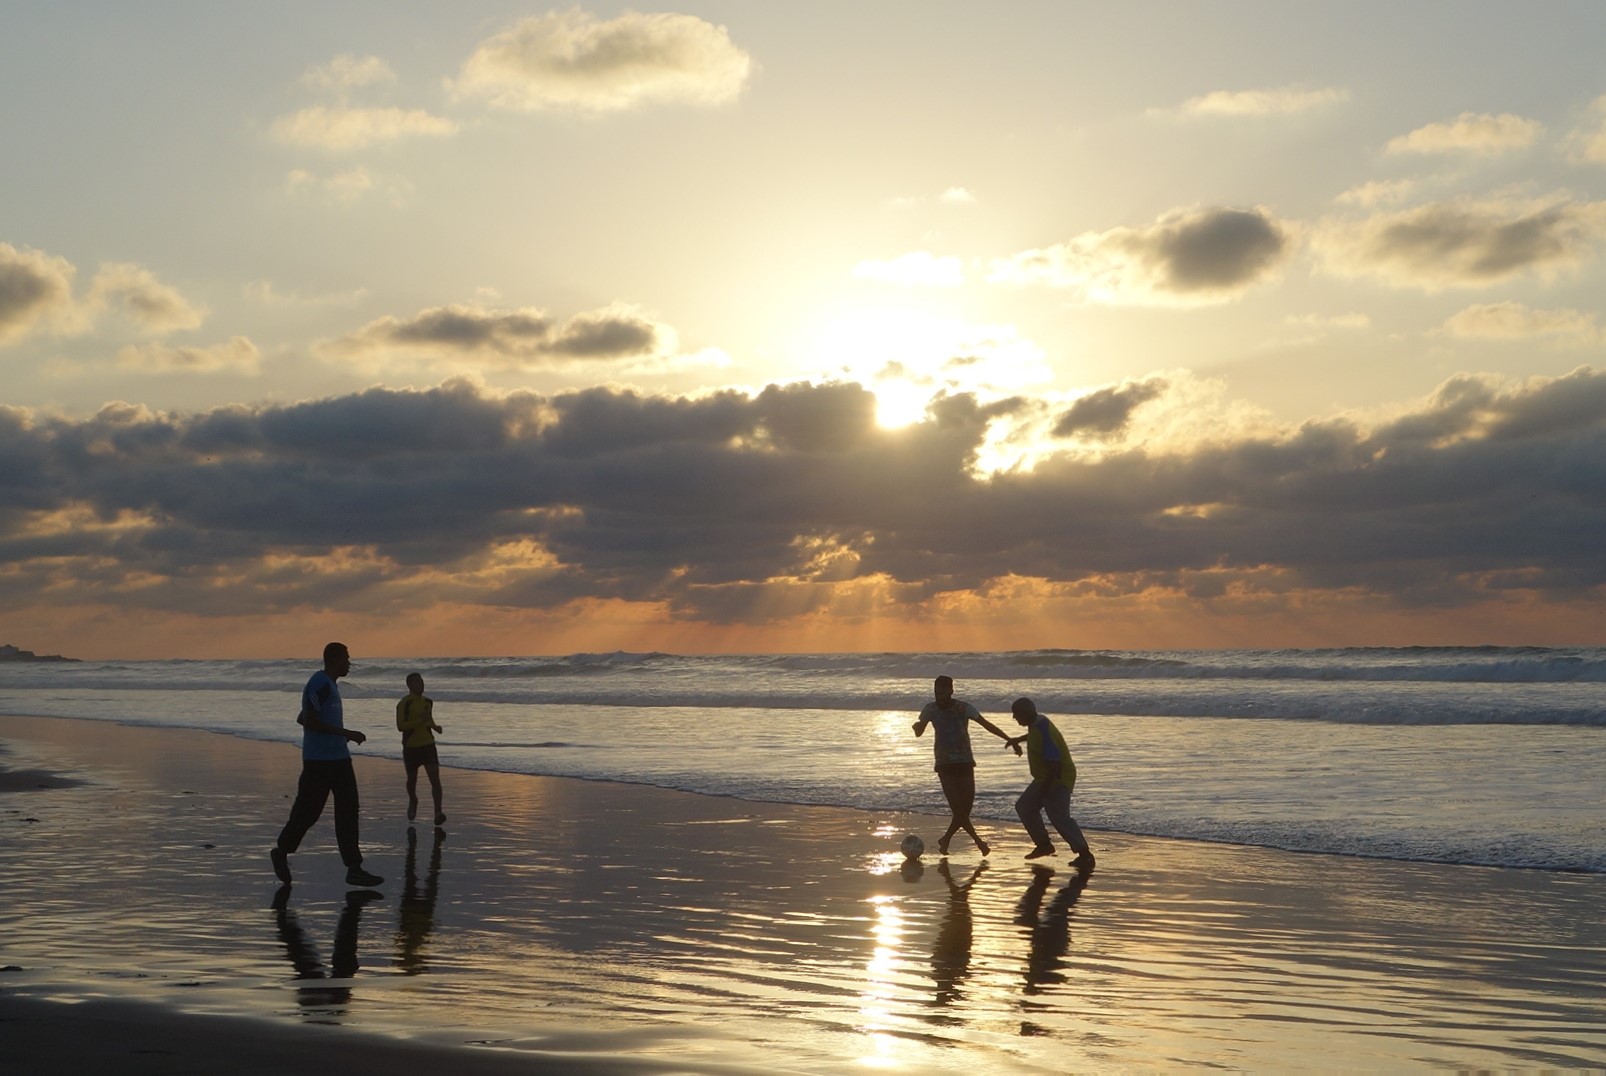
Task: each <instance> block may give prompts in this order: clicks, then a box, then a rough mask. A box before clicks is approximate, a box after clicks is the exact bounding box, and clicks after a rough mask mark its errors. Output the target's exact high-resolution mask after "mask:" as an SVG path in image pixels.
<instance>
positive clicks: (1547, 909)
mask: <svg viewBox="0 0 1606 1076" xmlns="http://www.w3.org/2000/svg"><path fill="white" fill-rule="evenodd" d="M0 748H3V749H4V753H3V754H0V765H3V766H4V767H5V769H6V771H7V773H8V774H9V775H10V776H9V777H8V778H6V779H4V780H0V835H3V837H0V877H3V878H4V879H5V881H4V900H3V901H0V965H4V966H5V968H6V970H5V971H3V972H0V1036H3V1039H4V1042H5V1043H6V1059H7V1070H8V1071H9V1072H16V1073H18V1074H19V1076H20V1074H24V1073H35V1072H39V1073H43V1072H47V1071H48V1072H57V1071H63V1070H64V1069H65V1070H67V1071H115V1072H119V1073H128V1074H139V1073H156V1072H164V1073H165V1072H204V1071H230V1072H239V1073H272V1072H284V1071H290V1070H297V1069H302V1068H310V1067H316V1066H322V1065H328V1066H330V1067H334V1066H335V1065H338V1067H339V1069H340V1070H341V1071H344V1072H348V1073H358V1074H361V1073H367V1072H379V1071H381V1070H383V1071H385V1072H395V1071H397V1070H398V1069H400V1068H402V1067H403V1066H404V1065H425V1066H429V1067H431V1068H434V1069H436V1070H438V1071H453V1072H464V1073H477V1072H487V1073H490V1072H503V1071H515V1070H516V1071H525V1072H540V1071H593V1072H614V1071H618V1072H758V1071H764V1072H769V1073H776V1072H808V1073H848V1072H862V1071H863V1070H864V1069H866V1068H867V1067H868V1068H870V1069H882V1070H890V1071H896V1072H905V1071H906V1072H931V1071H949V1072H981V1071H985V1072H1007V1071H1016V1072H1064V1071H1077V1070H1088V1069H1106V1068H1117V1069H1124V1070H1130V1069H1170V1068H1175V1067H1178V1066H1182V1065H1208V1066H1216V1067H1225V1068H1231V1069H1254V1070H1265V1069H1310V1068H1320V1069H1333V1068H1340V1069H1368V1070H1378V1069H1384V1070H1400V1069H1415V1068H1426V1067H1441V1066H1442V1067H1463V1068H1534V1067H1559V1068H1588V1067H1600V1066H1602V1065H1606V991H1603V990H1602V989H1601V986H1600V984H1601V983H1602V982H1606V926H1603V919H1606V917H1603V916H1602V915H1601V913H1600V909H1601V908H1602V907H1606V877H1602V876H1598V875H1568V874H1554V873H1543V872H1534V871H1512V870H1496V869H1489V868H1477V867H1452V866H1440V865H1431V864H1412V863H1395V862H1388V861H1381V860H1365V859H1352V858H1340V857H1332V856H1319V855H1294V854H1288V853H1282V852H1275V851H1269V850H1263V849H1252V848H1240V847H1235V846H1230V845H1209V844H1199V843H1195V842H1186V841H1170V840H1157V839H1149V838H1139V837H1129V836H1122V835H1117V834H1106V833H1091V834H1090V837H1091V838H1092V839H1093V842H1094V846H1095V848H1096V849H1097V851H1098V853H1099V865H1098V869H1097V870H1096V871H1095V872H1093V873H1092V874H1091V875H1090V876H1087V875H1079V874H1078V873H1077V872H1075V871H1074V870H1072V869H1070V868H1069V867H1068V866H1067V864H1066V863H1065V860H1064V858H1063V854H1062V856H1061V857H1060V858H1059V859H1057V860H1053V861H1050V864H1049V866H1048V868H1047V869H1034V868H1033V867H1032V866H1031V865H1029V864H1026V863H1024V862H1023V861H1022V860H1021V859H1020V856H1021V855H1022V854H1023V853H1024V852H1025V851H1026V850H1027V847H1028V845H1027V841H1026V840H1025V838H1024V834H1022V833H1021V832H1019V831H1018V830H1016V829H1012V828H1003V827H987V828H984V830H983V834H984V836H986V837H987V838H988V839H989V840H991V841H993V842H994V851H993V854H992V856H991V862H988V863H985V864H984V863H983V860H982V859H981V858H980V857H979V856H977V855H976V854H975V853H974V852H973V851H971V850H970V849H968V848H965V847H963V846H962V842H963V838H960V839H958V840H956V842H955V850H956V855H955V856H954V857H953V858H952V859H951V860H949V861H948V862H947V864H946V865H944V864H943V862H942V861H941V860H939V859H937V858H936V857H935V856H934V855H933V854H931V853H929V852H928V854H927V856H926V857H925V859H924V860H923V861H922V863H920V864H917V865H914V866H912V867H909V868H904V867H903V866H902V865H901V857H900V856H899V855H898V853H897V851H896V847H897V843H898V840H899V839H900V838H901V837H902V835H903V833H904V832H906V831H909V830H913V831H915V832H919V833H923V834H925V835H926V836H927V838H928V842H929V840H930V838H931V836H932V835H933V834H934V833H936V832H939V831H940V829H941V823H940V821H939V820H938V819H936V818H935V817H932V816H925V815H909V814H897V813H886V814H874V813H868V812H862V811H849V810H841V809H834V808H808V807H792V806H781V805H772V804H757V803H749V802H745V801H740V800H734V799H724V798H717V797H708V796H698V795H691V794H685V793H677V792H670V791H665V790H661V789H653V788H645V787H639V786H630V785H622V784H613V783H608V782H598V781H579V780H572V779H561V778H534V777H521V776H514V775H507V774H493V773H478V772H473V771H465V770H454V769H450V768H448V769H446V770H445V771H444V779H445V782H446V796H447V802H446V811H447V814H448V815H449V821H448V823H447V826H446V827H445V828H444V829H443V830H436V829H434V828H432V827H430V826H428V825H409V824H408V823H407V821H406V819H405V816H404V809H405V794H404V791H403V788H402V773H401V767H400V764H399V763H396V762H394V761H391V760H385V759H374V758H363V757H360V758H359V759H358V762H357V771H358V779H359V782H360V784H361V787H362V794H363V804H364V806H363V844H364V849H365V852H366V853H367V863H366V866H367V867H368V868H369V869H371V870H373V871H376V872H377V873H379V874H381V875H384V876H385V879H386V881H385V884H384V885H383V886H381V887H380V891H381V893H382V896H381V897H379V898H378V899H372V900H365V899H358V898H353V897H350V896H349V895H348V890H347V887H346V886H345V885H344V881H343V875H344V872H343V869H342V868H341V866H340V863H339V859H338V856H337V855H336V853H335V849H334V839H333V832H332V826H331V821H330V819H329V818H328V817H327V816H326V817H325V819H324V820H322V821H320V822H319V824H318V825H317V826H316V827H315V828H314V829H313V831H312V833H311V834H309V836H308V839H307V841H306V843H305V844H304V845H303V848H302V851H301V853H300V854H298V855H296V856H295V857H293V859H292V866H293V869H294V870H295V873H296V882H295V884H294V885H293V886H291V887H289V888H288V889H282V888H281V887H280V886H279V885H278V883H277V882H276V881H275V879H274V878H273V875H272V873H271V870H270V868H269V864H268V860H267V849H268V848H269V847H270V846H271V844H272V843H273V839H274V837H275V835H276V834H277V832H278V829H279V826H280V825H281V824H282V823H283V821H284V817H285V815H286V813H287V812H288V810H289V805H290V798H291V796H292V795H293V792H294V787H295V779H296V774H297V772H298V770H299V758H298V754H297V752H296V750H295V749H294V748H293V747H289V746H286V745H283V744H268V743H258V742H254V741H245V740H239V739H234V738H231V737H226V736H221V735H217V734H212V733H201V732H184V731H175V730H171V729H161V730H155V729H140V728H125V727H120V726H116V725H112V724H109V723H101V722H83V721H65V720H56V719H45V718H13V717H0ZM443 754H444V755H445V756H446V757H447V761H450V757H449V756H450V746H449V744H448V745H443ZM421 791H422V790H421ZM426 807H427V794H426Z"/></svg>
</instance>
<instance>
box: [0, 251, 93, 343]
mask: <svg viewBox="0 0 1606 1076" xmlns="http://www.w3.org/2000/svg"><path fill="white" fill-rule="evenodd" d="M74 273H75V270H74V269H73V266H72V263H70V262H68V261H67V260H66V259H65V258H58V257H53V256H52V255H49V254H45V253H44V252H42V251H38V250H28V249H26V248H24V249H20V250H19V249H18V248H16V247H14V246H12V245H11V244H10V243H0V345H4V344H7V343H10V342H12V341H14V340H20V339H22V337H23V336H25V335H27V334H28V333H29V332H31V331H32V330H34V329H35V328H37V327H39V326H40V325H50V324H52V323H60V322H61V321H63V320H67V319H70V318H71V315H72V311H73V298H72V282H73V276H74Z"/></svg>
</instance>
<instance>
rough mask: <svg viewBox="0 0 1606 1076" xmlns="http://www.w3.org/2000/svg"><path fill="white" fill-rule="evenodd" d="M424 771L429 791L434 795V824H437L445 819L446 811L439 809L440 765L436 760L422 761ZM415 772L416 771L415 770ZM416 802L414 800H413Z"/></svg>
mask: <svg viewBox="0 0 1606 1076" xmlns="http://www.w3.org/2000/svg"><path fill="white" fill-rule="evenodd" d="M424 772H425V773H427V774H429V791H430V793H431V795H433V796H434V797H435V824H436V825H437V826H438V825H440V824H441V823H442V822H445V821H446V812H445V811H443V810H441V767H440V763H438V762H426V763H424ZM415 773H416V771H415ZM415 802H416V801H415Z"/></svg>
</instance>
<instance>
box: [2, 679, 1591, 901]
mask: <svg viewBox="0 0 1606 1076" xmlns="http://www.w3.org/2000/svg"><path fill="white" fill-rule="evenodd" d="M317 664H318V663H317V662H316V660H305V659H297V660H252V661H139V662H114V661H85V662H74V663H5V664H0V714H17V715H36V716H47V717H72V718H83V719H89V720H97V721H116V722H122V723H125V724H130V725H153V726H166V727H183V728H195V729H206V730H211V731H215V732H220V733H225V734H228V735H232V736H240V737H245V738H249V739H256V740H268V741H282V742H286V743H290V742H295V741H298V740H299V734H300V729H299V728H298V726H297V725H296V724H295V720H294V719H295V714H296V710H297V706H298V701H299V692H300V689H301V686H302V684H304V683H305V681H306V678H307V676H308V675H310V674H311V673H312V672H313V671H314V670H315V669H316V668H317ZM414 671H417V672H420V673H422V674H423V675H424V677H425V679H426V681H427V685H428V693H429V695H430V696H431V697H433V698H434V699H435V704H436V710H435V713H436V720H437V721H438V722H439V723H440V724H441V725H442V726H443V728H444V730H445V731H444V732H443V733H442V734H441V736H440V737H439V741H440V750H441V758H442V761H443V763H445V764H447V765H449V766H462V767H470V768H475V769H484V770H498V771H505V772H509V773H522V774H545V775H553V776H564V777H578V778H586V779H592V780H607V781H626V782H635V783H641V784H648V785H657V786H661V787H665V788H673V789H681V790H684V791H690V792H699V793H705V794H708V795H715V796H728V797H734V798H737V799H741V800H747V801H752V802H754V803H758V804H762V803H766V802H783V803H803V804H821V805H833V806H841V807H850V808H862V809H866V810H875V811H887V810H895V811H915V812H928V813H934V814H946V810H945V807H944V804H943V800H942V796H941V793H940V791H939V789H938V786H937V781H936V777H935V775H934V774H933V773H932V772H931V740H930V736H929V734H928V736H927V737H925V738H922V739H916V738H915V736H914V735H913V732H912V730H911V728H910V726H911V724H912V723H913V721H914V718H915V716H916V714H917V712H918V711H919V709H920V707H921V706H922V705H924V704H925V703H926V702H927V701H929V700H930V698H931V680H932V678H933V677H934V676H936V675H938V674H940V673H946V674H948V675H950V676H952V677H954V679H955V681H956V694H957V696H958V697H959V698H961V699H965V700H967V701H969V702H971V703H972V704H973V705H975V706H976V707H977V709H979V710H980V711H981V712H982V713H983V714H984V715H986V716H987V717H988V718H989V720H991V721H993V723H994V724H996V725H998V726H999V727H1000V728H1003V729H1005V730H1006V731H1008V732H1010V733H1011V734H1014V733H1015V732H1016V731H1018V729H1017V727H1016V726H1015V725H1014V723H1013V721H1012V719H1011V718H1010V716H1009V704H1010V702H1011V701H1012V700H1013V699H1015V698H1016V697H1018V696H1021V695H1026V696H1030V697H1031V698H1032V699H1034V700H1035V701H1036V703H1037V705H1038V708H1039V710H1041V711H1042V712H1044V713H1046V714H1048V715H1050V716H1051V717H1052V718H1053V719H1054V721H1055V722H1056V723H1057V724H1058V725H1059V727H1060V729H1061V730H1062V731H1063V732H1064V734H1065V738H1066V740H1067V742H1068V743H1069V745H1070V747H1071V751H1072V753H1073V755H1074V757H1075V759H1076V764H1077V769H1078V774H1079V777H1078V781H1077V786H1076V795H1075V797H1074V799H1073V801H1072V809H1073V813H1074V814H1075V815H1076V817H1077V818H1078V820H1079V821H1080V822H1081V823H1082V825H1083V826H1084V827H1085V828H1087V829H1089V830H1092V831H1094V833H1093V837H1094V846H1095V849H1096V848H1097V831H1099V830H1113V831H1119V832H1123V833H1132V834H1143V835H1149V836H1158V837H1175V838H1187V839H1194V840H1205V841H1219V842H1229V843H1236V844H1244V845H1258V846H1264V847H1271V848H1281V849H1288V850H1293V851H1302V852H1324V853H1332V854H1338V855H1347V856H1357V857H1384V858H1390V859H1404V860H1422V861H1432V862H1443V863H1464V864H1483V865H1491V866H1501V867H1520V868H1533V869H1542V870H1563V871H1585V872H1593V873H1602V872H1606V797H1603V796H1602V795H1601V789H1602V788H1606V648H1599V647H1580V648H1544V647H1516V648H1509V647H1471V648H1468V647H1411V648H1363V649H1331V650H1210V651H1119V652H1114V651H1080V650H1032V651H1013V652H996V653H903V654H813V655H808V654H804V655H790V654H788V655H780V654H771V655H762V654H760V655H726V656H683V655H675V654H660V653H649V654H632V653H611V654H572V655H568V656H564V657H551V658H529V657H522V658H442V659H418V660H412V659H408V660H397V659H388V658H370V657H367V656H365V655H363V654H361V653H360V652H358V653H357V654H356V655H355V661H354V666H353V670H352V673H351V676H350V677H349V678H348V679H347V680H344V681H342V687H341V690H342V694H343V696H344V698H345V700H346V713H347V725H348V726H349V727H352V728H358V729H362V730H363V731H365V732H366V733H368V735H369V736H370V739H369V741H368V743H367V744H366V745H364V746H363V747H361V748H358V750H359V751H362V752H365V753H369V754H379V755H385V756H390V757H395V758H400V756H401V746H400V740H399V737H398V735H397V733H396V732H395V729H394V712H395V702H396V700H397V699H398V698H400V697H401V695H402V694H404V693H405V690H406V689H405V687H404V686H403V683H402V681H403V678H404V677H405V675H406V674H407V673H409V672H414ZM972 742H973V744H974V745H975V748H976V754H977V758H978V766H977V775H976V783H977V789H978V796H977V806H976V816H977V818H978V819H982V820H989V821H992V822H995V823H998V824H1000V825H1002V826H1004V827H1006V828H1007V829H1009V830H1014V829H1015V828H1016V827H1017V826H1018V823H1017V822H1016V820H1015V817H1014V810H1013V803H1014V799H1015V796H1016V795H1018V794H1019V791H1020V789H1021V788H1022V787H1024V786H1025V784H1026V782H1027V780H1028V777H1027V773H1026V766H1025V762H1024V761H1023V760H1021V759H1017V758H1016V757H1015V756H1014V754H1013V753H1011V752H1008V751H1006V750H1005V749H1004V747H1003V745H1002V744H999V743H998V742H997V741H994V740H993V739H992V738H991V737H990V736H989V735H988V734H987V733H986V732H985V731H983V730H980V729H974V734H973V736H972ZM288 779H289V777H288V776H287V780H288ZM447 794H448V797H449V796H450V788H449V786H448V790H447ZM1015 835H1016V836H1018V837H1019V838H1020V839H1021V840H1022V841H1024V839H1025V838H1024V834H1021V833H1016V834H1015ZM963 840H964V839H963V837H961V838H960V843H961V845H962V844H963Z"/></svg>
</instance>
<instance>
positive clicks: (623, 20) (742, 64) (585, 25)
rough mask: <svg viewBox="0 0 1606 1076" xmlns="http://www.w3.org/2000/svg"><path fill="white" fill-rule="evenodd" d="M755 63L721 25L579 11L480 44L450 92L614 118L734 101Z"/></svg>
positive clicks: (540, 18) (528, 23)
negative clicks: (649, 109) (628, 112)
mask: <svg viewBox="0 0 1606 1076" xmlns="http://www.w3.org/2000/svg"><path fill="white" fill-rule="evenodd" d="M752 67H753V61H752V59H751V57H749V56H748V54H747V53H746V52H744V51H743V50H742V49H740V48H738V47H737V46H736V45H735V44H734V43H733V42H732V41H731V39H730V34H729V33H728V32H727V31H726V30H725V28H724V27H723V26H715V25H713V24H712V23H708V22H704V21H703V20H702V19H699V18H695V17H693V16H691V15H676V14H641V13H638V12H627V13H626V14H623V15H620V16H619V17H617V18H614V19H608V20H599V19H597V18H596V17H595V16H593V15H590V14H588V13H586V12H582V11H578V10H574V11H567V12H550V13H548V14H545V15H537V16H533V17H531V18H527V19H525V20H523V21H522V22H519V23H517V24H516V25H514V26H512V27H510V28H509V29H507V30H504V31H503V32H501V33H499V34H497V35H495V36H494V37H491V38H489V39H487V40H485V41H483V42H481V43H480V46H479V47H478V48H477V49H476V50H475V51H474V54H473V55H472V56H470V57H469V58H468V60H467V61H466V62H465V63H464V64H463V70H462V72H461V74H460V75H459V77H458V78H457V79H456V81H455V82H453V83H451V89H452V92H453V93H454V94H455V95H456V96H457V97H459V98H472V99H478V100H482V101H485V102H487V103H489V104H491V105H494V106H496V107H499V108H508V109H517V110H524V111H538V110H543V109H572V110H578V111H585V112H616V111H621V110H624V109H631V108H639V107H642V106H645V105H651V104H691V105H721V104H726V103H728V102H730V101H733V100H735V99H736V97H737V96H738V95H739V94H740V93H741V91H742V88H743V87H744V86H745V85H746V83H747V78H748V75H749V74H750V72H751V71H752Z"/></svg>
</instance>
